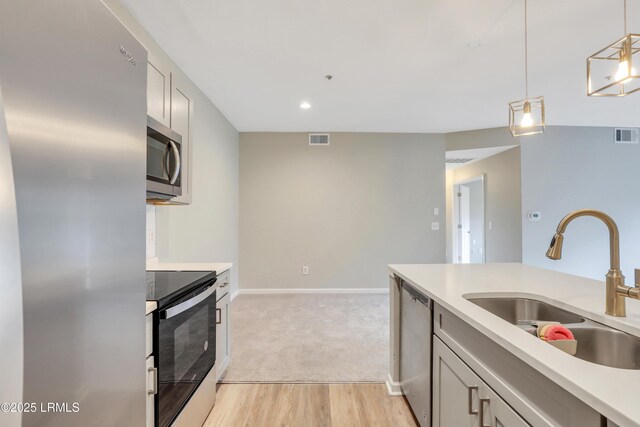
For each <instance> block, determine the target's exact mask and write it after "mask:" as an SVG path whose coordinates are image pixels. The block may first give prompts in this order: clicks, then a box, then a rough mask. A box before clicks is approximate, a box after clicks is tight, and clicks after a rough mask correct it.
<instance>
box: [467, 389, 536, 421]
mask: <svg viewBox="0 0 640 427" xmlns="http://www.w3.org/2000/svg"><path fill="white" fill-rule="evenodd" d="M479 395H480V396H481V400H480V401H479V402H478V406H479V410H478V412H479V415H478V416H479V417H481V418H482V422H481V423H480V425H481V426H483V427H525V426H528V425H529V424H528V423H527V422H525V421H524V420H523V419H522V418H521V417H520V415H518V414H517V413H516V411H514V410H513V409H511V407H510V406H509V405H508V404H507V403H506V402H505V401H504V400H503V399H502V398H501V397H500V396H498V395H497V394H496V393H495V392H494V391H493V390H492V389H491V388H489V387H488V386H482V387H481V388H480V394H479ZM480 405H481V406H480Z"/></svg>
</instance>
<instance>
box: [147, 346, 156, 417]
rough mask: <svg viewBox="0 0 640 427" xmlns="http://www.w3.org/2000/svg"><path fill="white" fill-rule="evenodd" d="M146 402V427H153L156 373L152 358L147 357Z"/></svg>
mask: <svg viewBox="0 0 640 427" xmlns="http://www.w3.org/2000/svg"><path fill="white" fill-rule="evenodd" d="M146 367H147V402H146V412H147V415H146V420H147V422H146V426H147V427H154V425H155V403H154V401H155V395H156V393H157V391H158V390H157V388H158V378H157V371H156V370H155V367H154V359H153V356H149V357H147V364H146Z"/></svg>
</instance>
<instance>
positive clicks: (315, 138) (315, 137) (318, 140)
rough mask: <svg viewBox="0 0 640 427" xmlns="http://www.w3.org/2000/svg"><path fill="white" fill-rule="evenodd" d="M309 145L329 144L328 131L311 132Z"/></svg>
mask: <svg viewBox="0 0 640 427" xmlns="http://www.w3.org/2000/svg"><path fill="white" fill-rule="evenodd" d="M309 145H329V134H328V133H310V134H309Z"/></svg>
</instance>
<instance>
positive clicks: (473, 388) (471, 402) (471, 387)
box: [467, 385, 478, 415]
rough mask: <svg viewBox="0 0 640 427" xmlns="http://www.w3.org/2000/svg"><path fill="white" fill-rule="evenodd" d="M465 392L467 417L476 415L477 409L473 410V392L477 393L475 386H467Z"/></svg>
mask: <svg viewBox="0 0 640 427" xmlns="http://www.w3.org/2000/svg"><path fill="white" fill-rule="evenodd" d="M467 390H468V391H469V396H468V397H469V415H476V414H477V413H478V410H477V409H473V390H475V391H476V392H477V391H478V386H477V385H472V386H468V387H467Z"/></svg>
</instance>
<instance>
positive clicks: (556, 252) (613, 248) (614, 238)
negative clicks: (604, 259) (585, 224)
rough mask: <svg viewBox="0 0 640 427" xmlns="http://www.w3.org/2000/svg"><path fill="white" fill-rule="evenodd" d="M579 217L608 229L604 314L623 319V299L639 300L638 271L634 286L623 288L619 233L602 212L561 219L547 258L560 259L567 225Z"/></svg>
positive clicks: (580, 212) (576, 213) (583, 211)
mask: <svg viewBox="0 0 640 427" xmlns="http://www.w3.org/2000/svg"><path fill="white" fill-rule="evenodd" d="M581 216H593V217H595V218H598V219H599V220H601V221H602V222H604V223H605V225H606V226H607V228H608V229H609V258H610V267H609V272H608V273H607V275H606V279H607V280H606V313H607V314H610V315H612V316H618V317H625V316H626V315H627V312H626V308H625V298H634V299H640V288H639V287H638V286H639V285H638V283H639V282H640V270H638V269H636V270H635V280H636V285H635V286H633V287H629V286H625V284H624V275H623V274H622V271H620V233H619V232H618V226H617V225H616V222H615V221H614V220H613V218H611V217H610V216H609V215H607V214H606V213H604V212H600V211H597V210H594V209H580V210H577V211H573V212H571V213H569V214H568V215H567V216H565V217H564V218H562V220H561V221H560V223H559V224H558V228H557V229H556V234H555V235H554V236H553V239H552V240H551V244H550V245H549V249H548V250H547V258H550V259H553V260H559V259H560V258H561V257H562V243H563V242H564V232H565V230H566V228H567V225H568V224H569V223H570V222H571V221H573V220H574V219H576V218H579V217H581Z"/></svg>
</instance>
